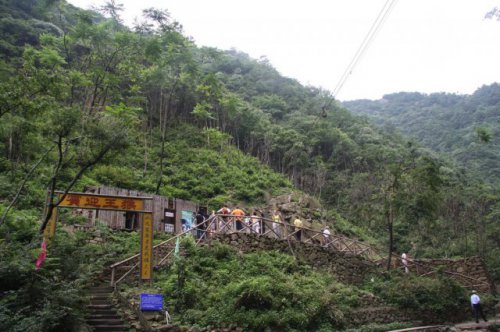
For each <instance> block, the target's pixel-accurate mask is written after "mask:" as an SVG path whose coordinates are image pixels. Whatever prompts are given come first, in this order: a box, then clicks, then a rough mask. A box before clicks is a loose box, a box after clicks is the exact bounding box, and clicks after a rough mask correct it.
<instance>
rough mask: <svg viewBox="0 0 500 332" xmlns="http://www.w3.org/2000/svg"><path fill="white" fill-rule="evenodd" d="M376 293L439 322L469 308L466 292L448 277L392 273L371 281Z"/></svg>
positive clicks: (400, 306) (388, 300)
mask: <svg viewBox="0 0 500 332" xmlns="http://www.w3.org/2000/svg"><path fill="white" fill-rule="evenodd" d="M368 287H369V289H370V290H371V291H373V293H374V294H375V295H378V296H380V297H381V298H382V299H384V300H385V301H387V302H388V303H390V304H392V305H394V306H397V307H399V308H401V309H405V310H408V312H409V313H411V312H413V313H416V312H418V313H419V314H420V315H421V316H420V319H425V320H426V321H427V322H440V321H441V320H442V319H443V318H449V319H450V320H452V319H453V317H456V316H457V315H458V316H460V315H461V314H462V313H463V311H464V310H466V309H468V305H469V304H468V300H467V293H466V291H465V289H464V288H463V287H462V286H460V285H459V284H458V283H457V282H455V281H454V280H452V279H449V278H444V277H442V278H441V277H440V278H426V277H420V276H416V275H401V273H399V271H398V273H393V274H392V275H391V276H390V277H386V278H384V279H378V278H377V280H376V281H375V282H373V283H370V284H369V285H368Z"/></svg>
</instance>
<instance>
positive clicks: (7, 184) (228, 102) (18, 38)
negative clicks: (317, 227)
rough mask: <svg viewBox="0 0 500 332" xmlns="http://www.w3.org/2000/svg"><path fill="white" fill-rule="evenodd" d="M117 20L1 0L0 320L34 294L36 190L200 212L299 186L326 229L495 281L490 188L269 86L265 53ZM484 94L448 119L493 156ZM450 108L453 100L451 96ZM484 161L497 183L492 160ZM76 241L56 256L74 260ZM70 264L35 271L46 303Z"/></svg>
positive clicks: (352, 118) (338, 113)
mask: <svg viewBox="0 0 500 332" xmlns="http://www.w3.org/2000/svg"><path fill="white" fill-rule="evenodd" d="M119 14H120V11H119V7H117V6H116V5H115V4H114V2H112V1H111V2H108V3H107V4H106V5H104V6H103V7H102V8H101V13H99V14H98V13H94V12H91V11H83V10H80V9H77V8H74V7H73V6H71V5H68V4H67V3H66V2H65V1H64V0H60V1H59V0H51V1H49V0H46V1H35V0H22V1H14V0H1V1H0V34H1V36H2V38H1V45H0V75H1V78H2V80H1V85H0V218H1V219H0V234H1V235H2V240H1V241H0V248H1V250H2V252H5V253H6V254H5V255H2V256H3V257H4V258H5V257H8V258H7V259H8V261H9V264H2V265H1V266H0V278H1V279H5V280H9V283H5V285H6V286H5V289H0V291H1V292H9V294H11V297H9V298H8V299H7V300H8V301H10V303H11V304H10V306H11V309H8V310H7V309H5V310H4V309H2V310H4V311H0V321H1V319H4V318H5V319H7V320H10V319H11V318H9V317H10V316H11V315H10V313H11V311H9V310H15V309H12V307H15V306H17V307H18V308H22V307H23V305H25V304H26V303H25V302H23V301H27V299H29V298H30V297H29V296H25V295H26V294H25V293H22V294H21V292H20V291H19V290H21V289H22V290H23V291H25V292H26V293H28V294H31V292H33V290H34V289H35V290H36V289H38V288H37V287H41V285H40V284H38V282H39V281H37V280H38V279H37V277H36V276H34V275H33V274H32V273H33V272H32V269H33V267H32V262H31V260H32V258H33V256H34V255H35V253H36V250H35V249H34V248H37V247H38V246H39V242H40V237H39V235H38V234H37V232H35V228H36V229H38V230H39V231H42V230H43V228H44V227H45V222H44V221H46V218H45V217H43V216H42V211H43V208H44V206H43V205H44V204H43V202H44V198H45V196H46V193H47V190H49V191H50V190H54V189H59V190H75V191H76V190H81V189H83V187H84V186H85V185H88V184H93V185H95V184H106V185H112V186H119V187H122V188H130V189H135V190H140V191H144V192H149V193H157V194H161V195H166V196H174V197H178V198H183V199H190V200H194V201H199V202H202V203H207V204H208V205H209V206H210V207H211V208H215V207H219V206H220V205H221V204H223V203H225V202H229V203H232V204H236V203H240V202H242V203H244V204H246V205H248V206H251V205H258V204H264V203H265V202H266V199H268V198H269V197H270V196H273V195H277V194H281V193H284V192H289V191H291V190H302V191H304V192H306V193H308V194H310V195H312V196H314V197H316V198H317V199H318V200H320V201H321V202H322V204H323V205H324V207H325V208H327V209H328V210H329V213H328V218H327V220H325V222H328V223H330V224H332V225H334V227H335V229H336V231H337V232H342V233H345V234H348V235H350V236H355V237H359V238H361V239H364V240H366V239H374V240H372V241H373V242H374V243H373V244H374V245H376V246H378V247H379V248H380V249H381V250H384V251H385V252H389V250H390V251H394V252H403V251H409V250H410V249H411V250H412V252H411V254H412V255H413V256H417V257H455V256H470V255H480V256H482V257H483V258H484V259H485V260H486V261H487V264H488V267H489V268H490V270H491V271H492V272H493V273H497V269H498V265H499V256H500V255H499V248H500V246H499V238H498V229H497V225H498V219H499V216H500V204H499V200H498V192H494V191H493V190H492V189H491V188H490V187H488V186H487V185H484V184H483V183H482V181H478V179H477V177H475V173H474V172H475V171H474V172H469V170H468V169H458V168H455V166H454V165H453V164H452V163H449V162H447V161H446V160H445V159H443V158H441V157H440V156H439V155H438V154H434V153H430V152H428V150H426V149H424V148H422V147H421V145H420V144H419V143H413V142H409V141H408V140H407V139H405V138H404V136H402V135H401V134H399V133H398V132H397V131H396V130H394V128H390V127H389V128H388V127H387V126H385V127H377V126H375V125H373V124H372V123H371V122H370V121H369V120H368V119H367V118H366V117H360V116H357V115H353V114H352V113H351V112H349V111H348V110H347V109H346V108H344V107H342V106H341V105H340V104H339V103H338V102H336V101H335V100H333V99H332V96H331V95H330V93H329V92H327V91H323V90H321V89H318V88H315V87H304V86H302V85H301V84H299V83H298V82H297V81H296V80H294V79H290V78H286V77H283V76H282V75H280V73H278V72H277V71H276V70H275V69H274V68H273V67H272V65H271V64H270V63H268V62H267V61H266V60H254V59H251V58H250V57H249V56H247V55H246V54H244V53H242V52H239V51H236V50H230V51H222V50H218V49H214V48H199V47H197V46H196V45H195V44H194V42H193V41H192V40H190V39H189V38H187V37H186V36H184V35H183V32H182V28H181V25H180V24H179V23H178V22H175V21H174V20H173V19H172V18H171V17H170V15H169V14H168V12H167V11H163V10H158V9H153V8H151V9H147V10H145V11H144V21H143V22H142V23H140V24H138V25H137V26H135V27H133V28H127V27H125V26H123V25H122V24H121V22H120V17H119ZM488 89H490V90H491V91H495V89H497V87H496V86H492V87H489V88H488ZM479 91H481V90H479ZM479 91H478V92H479ZM485 91H486V90H485ZM488 91H489V90H488ZM397 96H399V95H394V96H393V98H394V99H395V100H396V99H397ZM488 96H490V93H489V92H488V93H486V94H485V95H482V94H481V93H477V94H475V95H474V96H472V97H470V98H469V99H468V100H469V101H468V102H469V103H471V105H482V106H480V107H479V106H478V107H476V106H474V107H473V109H477V110H478V111H477V112H476V113H475V115H470V117H479V118H480V117H481V116H484V117H485V123H486V122H488V123H489V124H491V125H492V126H491V127H488V125H484V126H482V127H481V128H479V129H480V130H479V129H478V130H476V128H475V127H470V126H471V125H470V124H469V120H468V119H469V116H467V117H466V116H465V115H460V114H462V113H463V112H461V113H460V114H458V113H457V118H460V120H458V119H457V120H456V121H457V122H452V121H450V123H449V126H456V129H457V130H458V129H461V128H462V127H464V128H466V127H467V128H469V127H470V128H469V129H470V130H471V132H468V134H464V135H463V136H464V139H468V140H469V141H467V142H469V143H468V146H470V145H472V144H473V143H474V144H476V148H475V149H474V150H475V151H476V152H478V153H479V152H480V151H482V152H484V154H486V155H488V156H490V155H491V156H492V157H494V156H496V157H498V151H497V150H489V149H491V146H494V145H498V135H499V132H498V128H495V127H493V124H494V121H498V108H496V107H498V106H496V105H498V101H495V99H494V98H493V97H491V98H490V97H488ZM414 97H415V99H419V98H420V97H421V96H414ZM486 97H488V98H486ZM402 98H403V99H404V95H403V97H402ZM423 99H424V100H427V99H426V98H423ZM438 99H439V98H438ZM448 99H449V100H448V101H447V103H448V104H450V105H462V101H461V97H457V96H448ZM463 103H464V104H463V105H465V102H463ZM353 105H354V104H353ZM370 105H371V104H370ZM432 105H441V104H437V102H433V103H432V104H431V106H427V107H429V108H430V107H434V108H433V109H436V112H437V109H441V108H443V109H444V106H439V107H438V106H432ZM351 106H352V105H349V107H351ZM464 107H465V106H464ZM464 112H465V109H464ZM463 114H466V113H463ZM481 114H482V115H481ZM495 114H496V115H495ZM486 118H487V119H486ZM431 121H432V120H430V119H429V122H431ZM440 128H441V127H440ZM474 130H476V132H477V131H479V132H480V133H482V134H481V135H482V136H481V137H482V138H483V139H482V140H479V139H476V138H475V137H476V136H475V134H474ZM435 131H436V132H438V131H439V130H435ZM433 134H438V133H433ZM422 135H423V136H425V137H427V134H423V133H422ZM429 135H430V134H429ZM443 135H444V133H443ZM467 137H468V138H467ZM449 142H450V143H449V144H448V145H449V148H452V147H453V146H455V145H454V144H455V142H454V141H453V139H452V138H450V139H449ZM445 145H446V144H445ZM470 148H471V149H472V147H470ZM443 149H444V146H443ZM487 151H490V152H488V153H489V154H487V153H486V152H487ZM457 154H458V153H457ZM458 155H463V154H458ZM497 160H498V159H497ZM476 161H477V159H476ZM486 166H487V165H486V164H485V165H484V167H485V168H484V167H483V171H488V170H489V172H490V174H491V175H492V176H496V175H495V174H498V172H497V171H498V163H496V164H495V165H492V164H491V165H490V166H488V167H486ZM480 180H481V179H480ZM489 184H493V182H492V181H490V182H489ZM51 204H52V205H53V204H56V201H55V200H54V201H53V202H52V203H51ZM69 218H70V217H69ZM79 240H81V239H78V238H77V239H76V240H71V241H69V240H68V241H69V242H64V243H63V244H64V245H63V246H62V247H60V248H59V251H57V252H58V253H59V254H60V255H77V254H76V253H74V251H75V248H74V246H78V245H80V243H81V241H80V242H79ZM80 254H81V255H82V256H77V257H78V259H81V262H84V261H85V262H86V263H88V264H90V263H89V262H91V257H90V256H86V255H84V253H80ZM69 263H72V262H65V261H64V259H62V260H61V261H57V262H53V264H54V265H53V268H52V269H47V270H46V271H45V272H44V273H46V275H44V277H43V285H45V286H46V285H48V284H50V280H52V279H54V278H55V279H57V280H60V283H61V289H60V290H61V293H58V294H59V295H60V298H59V299H65V298H66V296H65V295H64V291H65V289H70V288H71V286H70V285H72V283H73V282H74V280H75V278H79V275H77V273H76V272H75V273H67V274H65V273H63V274H61V269H62V266H65V267H66V268H71V269H74V270H75V271H77V268H76V267H75V266H71V267H67V266H66V265H64V264H69ZM75 264H76V263H75ZM82 266H84V265H83V263H82ZM89 269H90V268H89ZM65 271H66V270H65ZM86 271H87V272H86V273H89V270H86ZM12 274H14V275H19V276H22V277H21V278H20V279H19V280H15V279H13V278H12V277H11V276H12ZM83 274H85V273H83ZM30 278H32V279H30ZM64 282H67V284H64ZM3 285H4V283H2V287H4V286H3ZM33 285H35V286H37V287H34V286H33ZM64 285H66V286H64ZM13 294H14V295H13ZM19 294H20V295H19ZM21 295H22V296H21ZM39 295H40V297H42V298H44V293H43V292H42V293H40V294H39ZM45 295H47V294H45ZM12 297H14V299H12ZM7 300H6V301H7ZM0 301H2V300H1V299H0ZM16 301H18V302H16ZM5 303H6V302H5ZM0 304H2V303H0ZM26 305H28V304H26ZM68 305H71V306H74V305H75V303H72V304H68ZM47 310H48V311H50V312H52V313H54V312H56V311H57V310H55V309H54V308H48V309H47ZM20 315H21V316H22V315H23V314H20ZM25 318H26V317H25ZM26 319H28V318H26ZM30 319H31V318H30ZM19 330H23V329H21V328H20V329H19Z"/></svg>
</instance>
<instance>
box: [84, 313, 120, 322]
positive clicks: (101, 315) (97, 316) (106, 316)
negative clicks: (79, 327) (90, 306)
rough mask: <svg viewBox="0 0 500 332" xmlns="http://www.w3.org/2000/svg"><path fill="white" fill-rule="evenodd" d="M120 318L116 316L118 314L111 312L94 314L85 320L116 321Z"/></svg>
mask: <svg viewBox="0 0 500 332" xmlns="http://www.w3.org/2000/svg"><path fill="white" fill-rule="evenodd" d="M116 318H119V316H118V315H117V314H116V312H109V313H92V314H90V315H87V316H86V317H85V319H87V320H88V319H116Z"/></svg>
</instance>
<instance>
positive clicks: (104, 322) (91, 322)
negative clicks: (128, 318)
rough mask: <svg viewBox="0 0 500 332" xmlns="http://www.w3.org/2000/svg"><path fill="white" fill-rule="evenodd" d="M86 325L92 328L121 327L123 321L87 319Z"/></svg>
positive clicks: (117, 319)
mask: <svg viewBox="0 0 500 332" xmlns="http://www.w3.org/2000/svg"><path fill="white" fill-rule="evenodd" d="M87 323H88V324H89V325H93V326H102V325H110V326H111V325H123V321H122V320H121V319H120V318H116V317H115V318H111V319H110V318H107V319H104V318H93V317H92V318H89V319H87Z"/></svg>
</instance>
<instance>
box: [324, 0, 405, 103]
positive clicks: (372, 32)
mask: <svg viewBox="0 0 500 332" xmlns="http://www.w3.org/2000/svg"><path fill="white" fill-rule="evenodd" d="M396 2H397V0H387V1H386V2H385V4H384V6H383V7H382V9H381V10H380V12H379V13H378V15H377V17H376V19H375V21H373V23H372V25H371V27H370V29H369V30H368V32H367V34H366V35H365V37H364V39H363V41H362V42H361V44H360V45H359V47H358V49H357V50H356V53H355V54H354V56H353V58H352V59H351V62H350V63H349V65H348V66H347V68H346V69H345V71H344V73H343V74H342V76H341V77H340V79H339V81H338V83H337V85H336V86H335V89H334V90H333V98H336V97H337V95H338V93H339V92H340V90H341V89H342V87H343V86H344V84H345V82H346V81H347V79H348V78H349V76H350V75H351V74H352V71H353V69H354V67H355V66H356V65H357V63H358V62H359V60H360V59H361V57H362V56H363V54H364V53H365V51H366V49H367V48H368V46H369V45H370V44H371V43H372V41H373V40H374V39H375V36H376V35H377V34H378V32H379V31H380V28H381V27H382V25H383V24H384V22H385V21H386V19H387V17H388V16H389V14H390V12H391V11H392V9H393V8H394V5H395V4H396Z"/></svg>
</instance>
